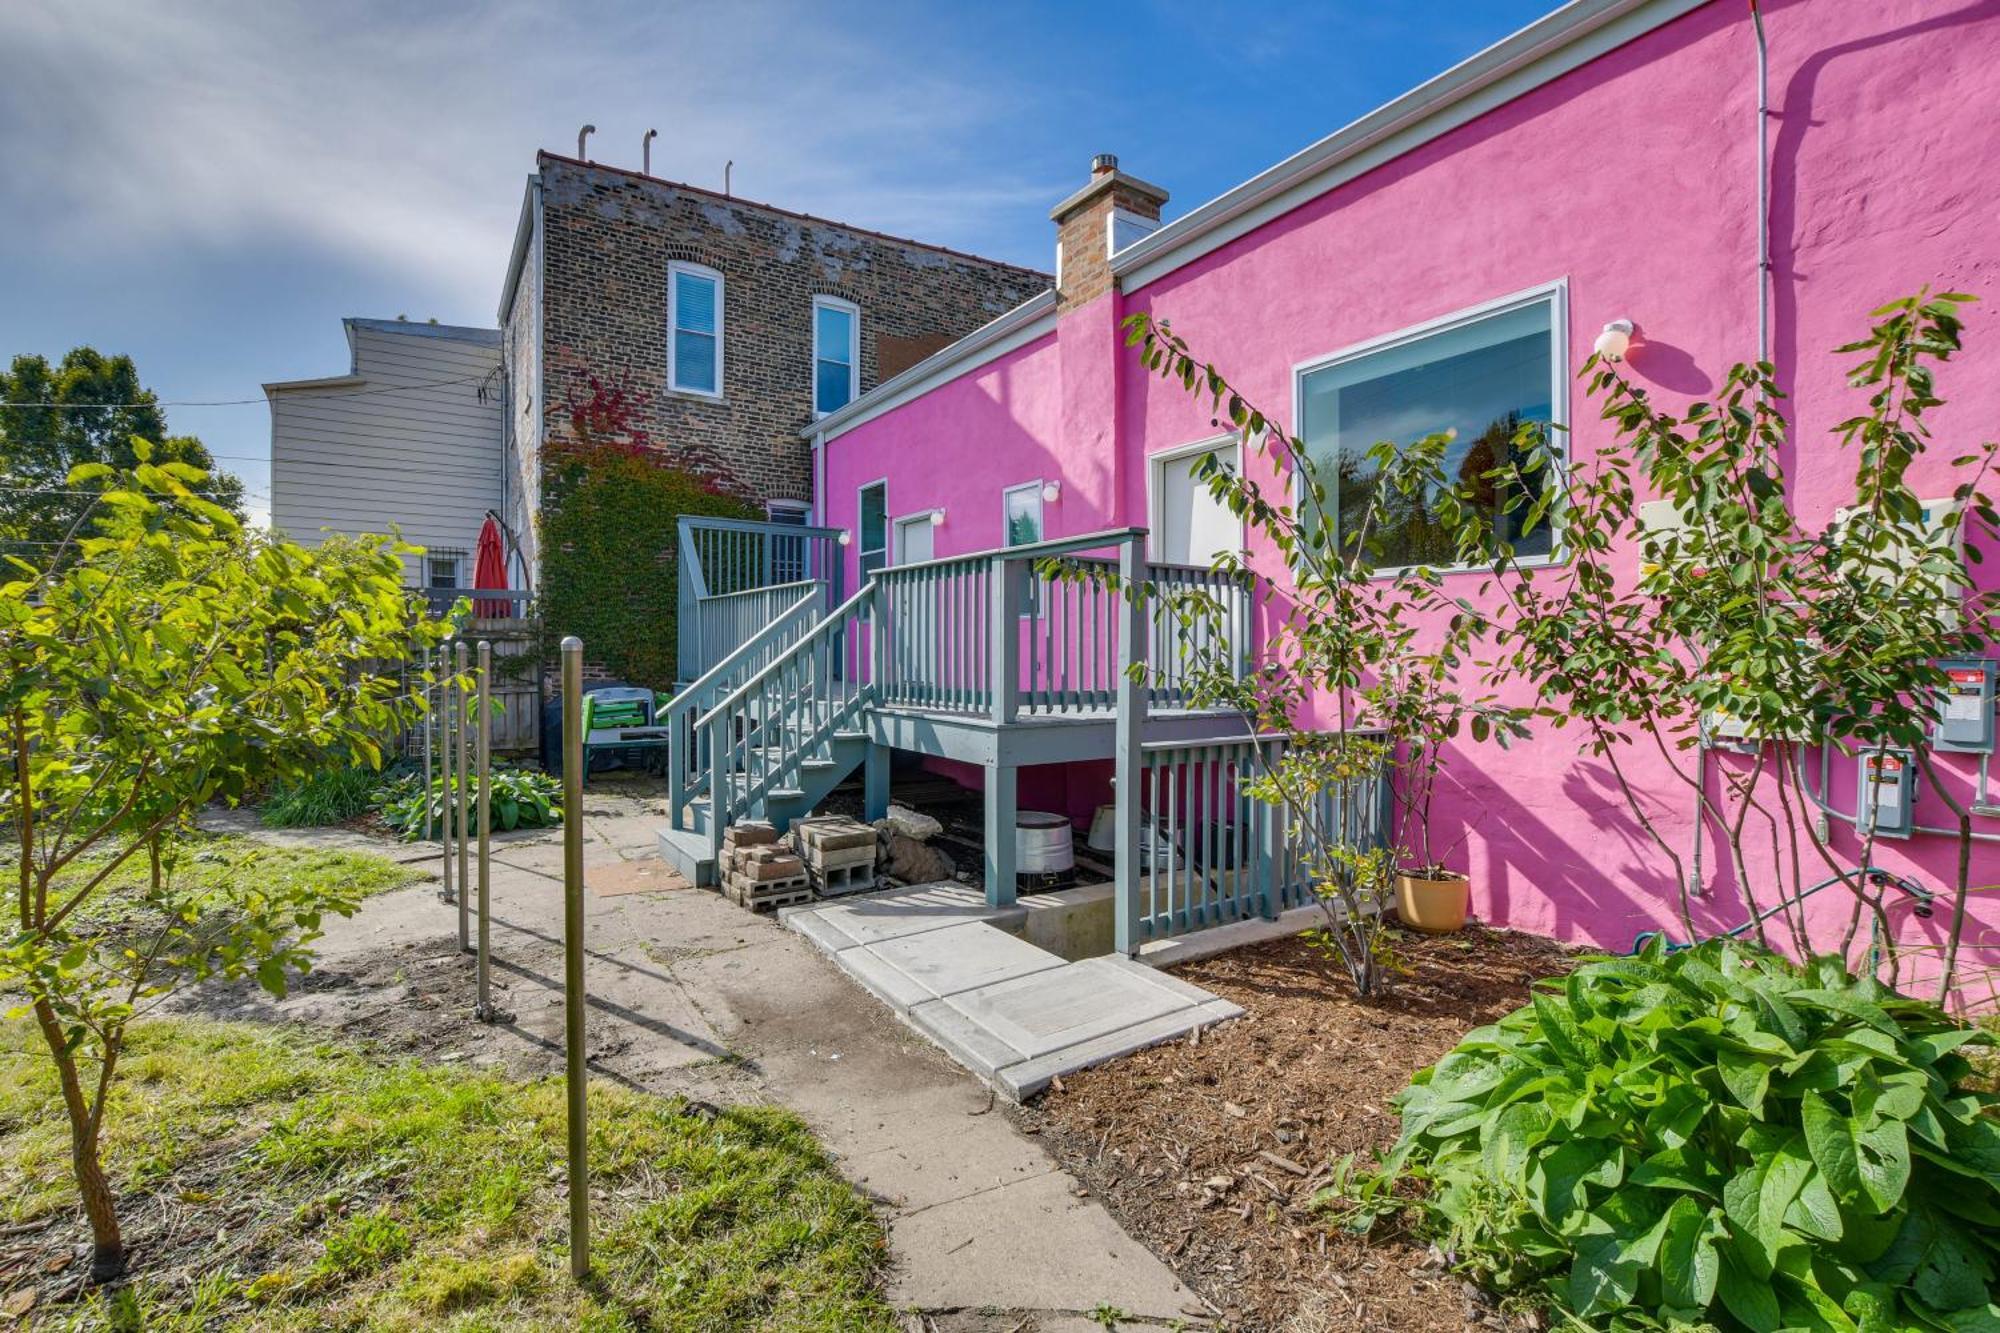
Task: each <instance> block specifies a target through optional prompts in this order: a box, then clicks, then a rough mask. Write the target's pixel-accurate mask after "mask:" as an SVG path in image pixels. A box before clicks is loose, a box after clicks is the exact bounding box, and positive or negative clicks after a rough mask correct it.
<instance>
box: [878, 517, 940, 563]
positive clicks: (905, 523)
mask: <svg viewBox="0 0 2000 1333" xmlns="http://www.w3.org/2000/svg"><path fill="white" fill-rule="evenodd" d="M936 512H937V511H936V510H935V509H919V510H917V511H916V512H915V513H914V514H903V515H900V516H898V517H895V518H891V519H890V520H889V563H890V564H892V565H900V564H905V563H907V562H908V560H909V552H908V551H907V550H906V549H905V548H904V546H903V529H905V528H913V527H916V526H917V525H918V524H920V523H921V524H924V525H926V526H935V525H934V524H932V523H931V515H932V514H934V513H936ZM931 555H932V557H933V558H936V555H937V538H936V537H935V536H933V537H932V538H931Z"/></svg>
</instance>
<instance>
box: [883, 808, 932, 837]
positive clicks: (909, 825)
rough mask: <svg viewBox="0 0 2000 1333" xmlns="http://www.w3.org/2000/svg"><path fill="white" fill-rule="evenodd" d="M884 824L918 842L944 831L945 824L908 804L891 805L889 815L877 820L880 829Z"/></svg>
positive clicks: (894, 831) (892, 830) (893, 831)
mask: <svg viewBox="0 0 2000 1333" xmlns="http://www.w3.org/2000/svg"><path fill="white" fill-rule="evenodd" d="M884 824H887V825H888V826H889V831H890V832H892V833H900V834H902V835H903V836H904V837H906V838H915V839H916V840H917V841H918V842H929V841H930V840H931V839H932V838H935V837H936V836H937V835H938V834H940V833H942V832H944V825H943V824H941V823H939V822H938V821H937V820H935V819H932V818H931V817H930V816H929V815H927V814H923V813H921V812H920V811H916V810H912V809H910V807H908V806H907V805H891V806H890V807H889V814H888V816H887V817H886V818H883V819H878V820H876V821H875V827H876V828H878V829H879V828H881V827H882V826H883V825H884Z"/></svg>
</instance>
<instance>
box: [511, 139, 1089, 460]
mask: <svg viewBox="0 0 2000 1333" xmlns="http://www.w3.org/2000/svg"><path fill="white" fill-rule="evenodd" d="M538 162H539V166H540V170H541V175H542V206H543V228H544V235H543V264H544V269H543V281H542V299H543V311H542V319H543V353H542V368H543V374H544V376H545V388H544V393H543V402H542V410H543V412H544V414H545V430H546V432H547V437H548V438H549V439H551V440H557V439H560V438H562V437H563V436H564V435H565V434H566V433H567V431H568V427H569V422H568V418H567V414H566V412H565V410H564V409H565V404H566V402H567V401H568V400H569V398H570V397H571V396H572V395H578V394H580V395H584V396H587V392H588V391H587V389H586V388H585V384H586V380H587V377H589V376H593V375H594V376H596V377H597V378H598V379H599V380H600V381H602V382H604V383H607V384H614V385H618V386H621V387H624V388H626V389H627V390H628V391H630V392H631V393H632V394H633V395H634V396H635V397H636V399H637V400H638V403H639V409H640V416H639V420H638V421H637V422H636V423H635V424H637V425H638V426H639V427H640V428H642V429H644V430H645V431H646V432H647V433H648V435H649V436H650V437H651V439H652V441H653V443H654V444H655V445H656V446H658V447H660V448H662V449H664V450H666V451H667V452H668V453H669V454H670V455H672V456H674V457H675V460H676V462H677V463H678V464H679V465H682V466H686V467H690V468H693V469H696V470H701V471H706V472H710V473H713V474H714V475H715V476H716V477H717V479H718V481H719V482H720V483H721V484H722V485H723V486H724V487H725V488H726V489H729V490H732V491H735V492H737V493H739V494H741V495H744V496H745V497H747V498H752V499H759V500H765V499H789V500H808V499H810V498H811V497H812V477H811V460H810V450H809V449H808V447H807V445H806V443H805V441H804V440H803V439H801V438H800V435H799V432H800V431H801V430H803V429H804V428H806V427H807V426H808V425H809V424H810V423H811V421H812V300H813V297H815V296H820V295H826V296H838V297H843V298H845V299H847V300H849V301H852V302H853V303H854V304H856V305H858V306H859V307H860V308H861V388H862V390H863V392H866V391H867V390H868V389H870V388H872V387H874V385H875V384H876V383H877V382H878V381H879V380H880V379H881V378H883V377H884V375H883V371H884V367H885V363H886V368H887V371H888V373H894V371H895V370H898V369H901V368H903V367H904V366H906V365H908V364H909V358H910V355H911V352H912V350H914V349H916V348H935V347H937V346H941V345H942V344H943V343H944V342H946V341H949V340H952V339H955V338H958V337H961V336H963V335H964V334H966V333H969V332H971V331H972V330H973V329H975V328H977V327H979V326H980V325H981V324H984V323H986V322H987V321H989V320H991V319H993V318H994V317H995V316H997V315H1000V314H1002V313H1003V312H1005V311H1007V310H1009V309H1012V308H1013V307H1014V306H1016V305H1019V304H1020V303H1021V302H1022V301H1024V300H1026V299H1028V298H1029V297H1031V296H1034V295H1036V294H1037V293H1039V292H1042V291H1044V290H1046V289H1047V288H1048V286H1049V284H1050V278H1049V275H1047V274H1044V273H1037V272H1034V271H1032V270H1028V269H1023V268H1018V267H1015V266H1013V265H1009V264H1000V263H995V262H993V261H991V260H985V259H979V258H975V257H973V256H970V255H961V254H956V253H953V252H950V251H947V250H941V249H937V248H933V247H928V246H924V245H919V244H917V243H915V242H911V241H903V240H897V239H895V238H892V237H886V236H880V235H876V234H874V233H871V232H867V231H863V230H860V229H857V228H852V227H845V226H841V225H839V224H836V223H831V222H824V221H820V220H818V219H814V218H808V217H803V216H800V215H798V214H792V213H787V212H784V211H782V210H779V209H775V208H770V207H766V206H763V205H760V204H756V203H751V202H748V201H745V200H739V199H730V198H726V197H724V196H722V195H718V194H714V193H711V192H708V191H704V190H696V189H692V188H690V187H688V186H684V185H677V184H674V183H671V182H667V181H660V180H654V179H650V178H647V177H643V176H639V175H637V174H634V173H629V172H624V171H618V170H615V169H612V168H608V167H602V166H588V165H584V164H581V163H576V162H573V161H571V160H569V159H567V158H560V157H555V156H552V155H550V154H542V155H541V156H540V158H539V160H538ZM677 259H679V260H689V261H693V262H696V263H700V264H704V265H707V266H708V267H709V268H712V269H715V270H717V271H719V272H720V273H722V275H723V278H724V289H723V290H724V296H723V358H722V360H723V383H722V391H723V392H722V400H721V401H719V402H718V401H714V400H712V399H708V398H703V397H696V396H692V395H687V394H677V393H673V392H670V391H669V390H668V388H667V266H668V264H669V263H671V262H672V261H674V260H677Z"/></svg>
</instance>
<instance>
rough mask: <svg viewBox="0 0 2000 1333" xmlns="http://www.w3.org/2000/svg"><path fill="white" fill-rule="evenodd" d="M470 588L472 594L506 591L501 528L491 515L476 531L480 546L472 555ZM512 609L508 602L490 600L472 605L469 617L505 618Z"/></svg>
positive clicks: (479, 600) (504, 556)
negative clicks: (491, 590)
mask: <svg viewBox="0 0 2000 1333" xmlns="http://www.w3.org/2000/svg"><path fill="white" fill-rule="evenodd" d="M472 587H473V590H474V591H478V590H479V589H482V588H496V589H500V590H502V591H504V590H505V589H506V587H507V551H506V548H505V547H504V546H502V545H501V542H500V524H499V523H498V522H497V521H495V519H494V517H493V515H491V514H488V515H487V516H486V522H485V523H484V524H483V525H481V527H480V529H479V545H478V547H477V548H476V549H475V551H474V560H473V565H472ZM512 605H513V604H512V603H511V602H503V601H498V600H496V599H494V598H490V597H488V598H483V599H478V600H475V601H474V602H473V604H472V614H474V615H475V616H484V617H488V618H491V617H496V616H504V615H506V614H507V613H508V611H509V610H510V609H511V607H512Z"/></svg>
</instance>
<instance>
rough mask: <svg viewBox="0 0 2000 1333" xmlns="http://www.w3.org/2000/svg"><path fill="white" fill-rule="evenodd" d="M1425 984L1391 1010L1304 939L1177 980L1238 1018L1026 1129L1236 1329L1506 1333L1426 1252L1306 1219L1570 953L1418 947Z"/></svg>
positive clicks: (1400, 992) (1504, 934)
mask: <svg viewBox="0 0 2000 1333" xmlns="http://www.w3.org/2000/svg"><path fill="white" fill-rule="evenodd" d="M1398 950H1399V952H1401V953H1402V954H1403V955H1404V957H1405V958H1406V959H1407V960H1408V961H1409V963H1410V964H1411V966H1412V969H1413V974H1412V975H1410V976H1407V977H1405V978H1403V979H1401V980H1400V981H1399V982H1398V984H1397V987H1396V989H1395V991H1394V992H1393V993H1392V994H1391V995H1390V996H1388V997H1387V998H1386V999H1383V1000H1381V1001H1378V1002H1373V1003H1367V1004H1364V1003H1361V1002H1358V1001H1356V1000H1355V999H1354V998H1353V997H1352V993H1351V991H1350V989H1349V987H1348V983H1347V980H1346V978H1345V975H1344V974H1342V973H1340V972H1339V971H1338V970H1337V968H1335V967H1334V966H1331V965H1329V964H1328V963H1327V962H1326V961H1325V960H1324V959H1323V958H1321V956H1320V955H1318V954H1317V953H1315V952H1313V950H1312V949H1310V948H1309V947H1308V946H1307V945H1306V944H1305V943H1304V942H1303V941H1301V940H1299V939H1297V938H1295V937H1293V938H1286V939H1281V940H1273V941H1270V942H1268V943H1265V944H1260V945H1254V946H1251V947H1248V948H1244V949H1239V950H1236V951H1234V952H1232V953H1228V954H1225V955H1222V956H1220V957H1216V958H1212V959H1207V960H1205V961H1202V962H1198V963H1191V964H1189V965H1187V966H1186V967H1183V968H1179V969H1176V973H1177V975H1179V976H1182V977H1185V978H1186V979H1187V980H1188V981H1190V982H1193V983H1194V984H1195V985H1197V986H1201V987H1204V988H1205V989H1207V990H1210V991H1213V992H1215V993H1216V994H1218V995H1221V996H1224V997H1226V998H1228V999H1231V1000H1234V1001H1235V1002H1236V1003H1238V1004H1240V1005H1242V1006H1243V1008H1244V1011H1245V1016H1244V1017H1243V1018H1241V1019H1238V1020H1236V1021H1234V1022H1230V1023H1225V1024H1223V1025H1222V1026H1221V1027H1219V1028H1215V1029H1213V1030H1211V1031H1210V1032H1208V1033H1207V1034H1205V1035H1202V1036H1201V1037H1200V1038H1199V1040H1198V1041H1195V1042H1181V1043H1176V1044H1175V1045H1172V1046H1165V1047H1156V1048H1154V1049H1152V1050H1149V1051H1141V1052H1139V1053H1138V1054H1136V1055H1132V1056H1128V1057H1127V1058H1125V1059H1123V1060H1119V1061H1117V1062H1115V1063H1113V1064H1110V1065H1106V1066H1102V1067H1100V1068H1097V1069H1091V1070H1085V1071H1083V1072H1081V1073H1078V1074H1075V1075H1072V1076H1070V1077H1068V1078H1066V1079H1064V1080H1063V1081H1062V1084H1061V1086H1060V1088H1052V1089H1051V1090H1050V1091H1049V1092H1048V1093H1047V1094H1045V1095H1044V1096H1043V1097H1042V1098H1041V1099H1040V1100H1039V1101H1037V1102H1036V1103H1035V1104H1034V1105H1032V1106H1030V1107H1027V1108H1025V1109H1024V1110H1023V1111H1022V1112H1021V1118H1022V1121H1023V1126H1024V1128H1026V1129H1027V1130H1028V1131H1029V1132H1030V1133H1036V1134H1039V1135H1040V1136H1041V1138H1042V1141H1043V1142H1044V1143H1045V1144H1046V1145H1047V1146H1048V1148H1049V1149H1050V1151H1051V1152H1053V1153H1054V1154H1055V1156H1056V1157H1057V1158H1058V1159H1059V1160H1060V1161H1061V1162H1062V1164H1063V1165H1064V1166H1066V1167H1068V1168H1069V1170H1070V1171H1071V1172H1073V1173H1074V1174H1075V1175H1076V1176H1078V1177H1079V1178H1080V1179H1082V1180H1083V1181H1084V1182H1085V1184H1086V1185H1087V1186H1088V1187H1089V1188H1090V1189H1091V1190H1092V1191H1093V1192H1094V1193H1096V1194H1097V1196H1098V1197H1099V1198H1100V1199H1102V1200H1103V1201H1104V1203H1105V1204H1106V1206H1108V1207H1109V1208H1110V1209H1111V1211H1112V1212H1113V1213H1114V1214H1116V1215H1117V1217H1118V1219H1119V1221H1120V1222H1121V1223H1123V1225H1124V1226H1125V1229H1126V1230H1127V1231H1128V1232H1130V1233H1131V1234H1132V1235H1133V1236H1134V1237H1135V1238H1137V1239H1139V1240H1140V1241H1142V1242H1144V1243H1145V1244H1147V1245H1148V1246H1150V1247H1151V1248H1152V1249H1153V1250H1154V1252H1156V1253H1157V1254H1159V1255H1160V1257H1161V1258H1162V1259H1164V1260H1165V1261H1166V1262H1167V1264H1168V1265H1170V1266H1171V1267H1172V1268H1173V1269H1174V1271H1175V1272H1176V1273H1178V1274H1179V1275H1180V1277H1181V1279H1182V1280H1183V1281H1184V1282H1186V1283H1187V1284H1188V1285H1189V1286H1191V1287H1193V1288H1194V1289H1195V1290H1197V1291H1199V1292H1200V1293H1201V1294H1202V1295H1203V1296H1204V1297H1205V1298H1207V1299H1208V1300H1209V1301H1210V1302H1212V1303H1213V1304H1214V1305H1215V1306H1216V1308H1217V1309H1219V1310H1221V1311H1222V1312H1223V1313H1224V1317H1225V1319H1226V1321H1227V1322H1228V1323H1229V1324H1230V1325H1231V1326H1233V1327H1237V1328H1241V1329H1245V1330H1284V1331H1285V1333H1312V1331H1314V1330H1323V1329H1324V1330H1331V1329H1354V1330H1362V1329H1394V1330H1398V1333H1411V1331H1413V1330H1453V1331H1454V1333H1456V1330H1461V1329H1465V1328H1467V1327H1476V1326H1485V1327H1505V1326H1510V1321H1509V1320H1508V1319H1507V1318H1506V1317H1503V1316H1502V1315H1501V1314H1499V1313H1498V1312H1496V1311H1495V1310H1494V1309H1493V1308H1492V1307H1491V1306H1490V1305H1487V1304H1485V1303H1484V1301H1483V1298H1481V1297H1479V1296H1478V1295H1476V1294H1474V1293H1473V1292H1472V1290H1471V1289H1470V1288H1469V1287H1468V1285H1467V1284H1465V1283H1463V1282H1461V1281H1460V1280H1459V1279H1458V1278H1457V1277H1455V1276H1453V1275H1452V1274H1451V1273H1449V1272H1446V1271H1444V1269H1443V1265H1442V1264H1441V1263H1439V1262H1438V1259H1437V1256H1435V1255H1434V1254H1432V1252H1431V1251H1430V1249H1429V1247H1428V1246H1426V1245H1424V1244H1423V1243H1421V1242H1418V1241H1415V1240H1412V1239H1411V1238H1409V1237H1407V1236H1404V1235H1397V1234H1384V1233H1385V1232H1393V1227H1392V1226H1391V1225H1390V1224H1389V1223H1386V1222H1385V1223H1384V1225H1383V1226H1382V1227H1380V1228H1378V1229H1377V1233H1376V1234H1375V1236H1373V1237H1372V1238H1362V1237H1358V1236H1354V1235H1352V1234H1350V1233H1348V1232H1345V1231H1342V1230H1341V1229H1340V1228H1339V1227H1338V1226H1337V1225H1334V1224H1333V1223H1332V1222H1331V1221H1330V1220H1329V1219H1328V1218H1327V1216H1326V1215H1325V1214H1323V1213H1318V1212H1315V1211H1314V1210H1313V1208H1312V1206H1311V1205H1312V1199H1313V1196H1314V1194H1315V1193H1316V1192H1317V1191H1319V1190H1320V1189H1321V1188H1323V1187H1324V1186H1325V1184H1326V1181H1327V1176H1328V1173H1329V1171H1330V1169H1331V1168H1330V1165H1329V1164H1330V1163H1331V1162H1332V1161H1333V1160H1334V1159H1336V1158H1339V1157H1341V1156H1343V1155H1345V1154H1347V1153H1354V1154H1356V1155H1357V1156H1358V1158H1359V1159H1360V1161H1361V1162H1363V1163H1366V1162H1370V1161H1372V1160H1373V1156H1372V1155H1373V1153H1374V1152H1375V1151H1376V1150H1379V1149H1385V1148H1387V1147H1388V1146H1389V1145H1390V1144H1392V1143H1394V1142H1395V1138H1396V1132H1397V1127H1398V1126H1397V1119H1396V1114H1395V1112H1394V1110H1393V1109H1392V1108H1391V1106H1390V1102H1391V1100H1392V1099H1393V1098H1394V1097H1395V1095H1396V1093H1398V1092H1399V1091H1401V1090H1402V1089H1403V1088H1404V1087H1405V1086H1406V1085H1407V1084H1408V1082H1409V1079H1410V1075H1411V1074H1412V1073H1413V1072H1415V1071H1416V1070H1418V1069H1420V1068H1423V1067H1424V1066H1426V1065H1429V1064H1431V1063H1433V1062H1435V1061H1436V1060H1437V1059H1438V1057H1440V1056H1442V1055H1443V1054H1444V1053H1445V1052H1446V1051H1448V1050H1450V1049H1451V1047H1452V1046H1454V1045H1455V1044H1457V1042H1458V1040H1459V1038H1460V1037H1461V1036H1463V1035H1464V1034H1465V1033H1466V1032H1467V1031H1468V1030H1470V1029H1471V1028H1474V1027H1477V1026H1479V1025H1480V1024H1482V1023H1487V1022H1491V1021H1493V1020H1494V1019H1496V1018H1498V1017H1500V1016H1501V1015H1502V1014H1505V1013H1507V1012H1508V1011H1510V1010H1512V1009H1514V1008H1516V1007H1518V1006H1519V1005H1521V1004H1522V1003H1523V1002H1524V1001H1525V1000H1526V999H1527V997H1528V984H1529V982H1531V981H1532V980H1534V979H1535V978H1537V977H1545V976H1553V975H1558V974H1560V973H1562V972H1565V971H1567V970H1568V969H1569V968H1570V966H1571V965H1572V955H1571V954H1569V953H1568V952H1567V951H1565V950H1564V949H1563V948H1562V947H1561V946H1560V945H1557V944H1555V943H1554V942H1553V941H1550V940H1545V939H1540V938H1538V937H1536V936H1532V935H1522V934H1516V933H1514V932H1511V931H1496V930H1484V929H1478V928H1473V929H1468V930H1466V931H1463V932H1461V933H1459V934H1456V935H1449V936H1442V937H1427V936H1419V935H1406V936H1403V937H1402V938H1401V939H1400V940H1399V941H1398Z"/></svg>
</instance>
